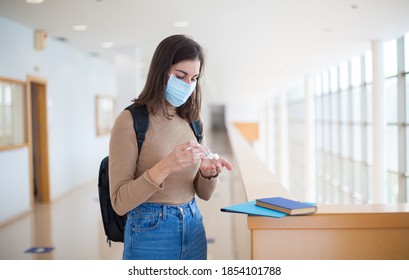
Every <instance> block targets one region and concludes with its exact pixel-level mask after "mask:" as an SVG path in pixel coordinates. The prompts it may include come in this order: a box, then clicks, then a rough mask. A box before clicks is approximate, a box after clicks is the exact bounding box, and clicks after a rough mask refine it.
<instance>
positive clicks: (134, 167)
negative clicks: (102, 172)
mask: <svg viewBox="0 0 409 280" xmlns="http://www.w3.org/2000/svg"><path fill="white" fill-rule="evenodd" d="M190 140H196V138H195V136H194V134H193V131H192V129H191V128H190V126H189V124H188V123H187V122H186V121H185V120H183V119H182V118H180V117H179V116H177V115H175V117H173V118H172V119H171V120H168V119H167V118H166V117H165V116H163V114H162V112H158V113H157V114H156V115H154V116H153V115H152V114H150V115H149V128H148V130H147V132H146V135H145V141H144V142H143V145H142V148H141V153H140V154H139V153H138V146H137V143H136V135H135V130H134V127H133V119H132V115H131V112H129V111H128V110H124V111H122V112H121V113H120V114H119V116H118V118H117V119H116V121H115V124H114V126H113V128H112V131H111V139H110V143H109V184H110V189H111V201H112V206H113V208H114V209H115V211H116V212H117V213H118V214H119V215H123V214H126V213H127V212H128V211H130V210H131V209H133V208H135V207H136V206H138V205H140V204H141V203H143V202H153V203H163V204H171V205H178V204H184V203H187V202H189V201H190V200H191V199H192V198H193V197H195V194H197V196H198V197H199V198H201V199H204V200H208V199H209V198H210V197H211V195H212V193H213V191H214V189H215V187H216V185H217V183H218V178H217V177H216V178H212V179H210V180H209V179H205V178H203V177H202V176H201V175H200V172H198V170H199V164H195V165H192V166H190V167H188V168H186V169H185V170H182V171H178V172H174V173H172V174H170V175H169V176H168V177H167V178H166V179H165V181H164V182H163V183H162V184H160V185H155V184H154V183H153V182H152V181H151V180H150V178H149V175H148V174H147V170H149V169H150V168H151V167H152V166H154V165H155V164H156V163H158V162H159V161H160V160H161V159H163V158H164V157H166V156H167V155H168V154H170V153H171V151H172V150H173V149H174V148H175V147H176V146H177V145H179V144H182V143H185V142H188V141H190Z"/></svg>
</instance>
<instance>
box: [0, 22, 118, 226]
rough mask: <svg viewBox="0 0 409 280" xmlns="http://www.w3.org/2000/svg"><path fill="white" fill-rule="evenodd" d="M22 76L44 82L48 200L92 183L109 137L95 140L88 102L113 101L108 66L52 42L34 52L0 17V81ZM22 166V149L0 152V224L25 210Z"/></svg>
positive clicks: (27, 35) (28, 36)
mask: <svg viewBox="0 0 409 280" xmlns="http://www.w3.org/2000/svg"><path fill="white" fill-rule="evenodd" d="M27 75H34V76H37V77H41V78H44V79H46V80H47V98H48V99H47V104H48V108H47V109H48V133H49V135H48V137H49V139H48V141H49V164H50V187H51V199H52V200H54V199H56V198H57V197H59V196H61V195H63V194H65V193H67V192H68V191H70V190H72V189H74V188H76V187H78V186H81V185H83V184H84V183H87V182H90V181H93V180H94V181H95V183H96V178H97V174H98V168H99V163H100V161H101V159H102V158H103V157H104V156H105V155H107V154H108V144H109V137H108V136H105V137H97V136H96V127H95V105H94V100H95V96H96V95H97V94H102V95H109V96H116V88H117V85H116V78H115V67H114V65H112V64H109V63H107V62H104V61H102V60H100V59H98V58H95V57H92V56H90V55H88V54H87V53H84V52H82V51H80V50H78V49H76V48H73V47H71V46H69V45H68V44H66V43H64V42H60V41H58V40H55V39H53V38H49V39H48V40H47V46H46V49H44V50H42V51H36V50H34V49H33V30H31V29H30V28H28V27H25V26H23V25H21V24H19V23H15V22H13V21H10V20H8V19H5V18H2V17H0V77H6V78H12V79H16V80H22V81H24V80H26V77H27ZM28 166H29V163H28V151H27V149H26V148H22V149H18V150H13V151H7V152H0V198H1V200H0V223H1V222H2V221H5V220H7V219H9V218H11V217H13V216H16V215H18V214H20V213H22V212H24V211H27V210H28V209H29V208H30V205H29V197H30V194H29V190H30V187H29V179H28V178H29V177H28ZM95 188H97V186H95ZM96 195H97V192H96Z"/></svg>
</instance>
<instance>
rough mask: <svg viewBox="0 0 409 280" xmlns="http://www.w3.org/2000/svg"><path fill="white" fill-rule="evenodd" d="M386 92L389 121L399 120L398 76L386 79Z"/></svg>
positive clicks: (395, 121)
mask: <svg viewBox="0 0 409 280" xmlns="http://www.w3.org/2000/svg"><path fill="white" fill-rule="evenodd" d="M385 94H386V103H387V106H386V108H387V112H386V115H387V119H386V120H387V122H389V123H397V122H398V78H397V77H394V78H389V79H386V80H385Z"/></svg>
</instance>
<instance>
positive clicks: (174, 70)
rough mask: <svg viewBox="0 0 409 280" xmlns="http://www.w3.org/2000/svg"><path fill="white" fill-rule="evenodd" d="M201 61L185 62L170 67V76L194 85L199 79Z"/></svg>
mask: <svg viewBox="0 0 409 280" xmlns="http://www.w3.org/2000/svg"><path fill="white" fill-rule="evenodd" d="M199 71H200V61H199V60H197V59H196V60H184V61H181V62H178V63H176V64H173V65H172V66H171V67H170V70H169V74H170V75H174V76H175V77H176V78H178V79H180V80H183V81H184V82H186V83H189V84H190V83H192V82H194V81H196V80H197V78H198V77H199V74H200V73H199Z"/></svg>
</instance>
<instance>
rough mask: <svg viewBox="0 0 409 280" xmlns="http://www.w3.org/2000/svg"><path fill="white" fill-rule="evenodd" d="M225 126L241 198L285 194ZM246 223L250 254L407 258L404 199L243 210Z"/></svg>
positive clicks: (408, 214) (408, 209) (408, 210)
mask: <svg viewBox="0 0 409 280" xmlns="http://www.w3.org/2000/svg"><path fill="white" fill-rule="evenodd" d="M227 131H228V134H229V138H230V139H231V141H230V142H231V146H232V150H233V153H234V156H235V160H236V165H237V166H236V168H238V169H239V173H240V176H241V179H242V182H243V186H244V192H245V195H246V199H247V201H251V200H254V199H256V198H260V197H268V196H283V197H287V198H291V195H290V194H289V193H288V191H287V190H286V189H285V188H284V187H283V186H282V185H281V184H280V183H279V182H278V181H277V180H276V178H275V176H274V175H273V174H272V173H271V172H270V171H269V170H268V168H267V166H266V164H264V163H263V162H262V161H261V160H260V159H259V158H258V157H257V155H256V154H255V153H254V151H253V150H252V148H251V146H250V144H249V143H248V142H246V141H245V140H244V138H243V137H242V136H241V135H240V133H239V132H238V131H237V130H236V128H235V127H234V126H232V125H228V126H227ZM247 226H248V229H249V230H250V234H251V257H252V259H299V260H323V259H332V260H343V259H345V260H356V259H368V260H370V259H381V260H382V259H385V260H386V259H391V260H393V259H406V260H408V259H409V204H394V205H376V204H362V205H356V204H354V205H318V211H317V213H315V214H313V215H307V216H291V217H290V216H287V217H284V218H268V217H259V216H248V218H247Z"/></svg>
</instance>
